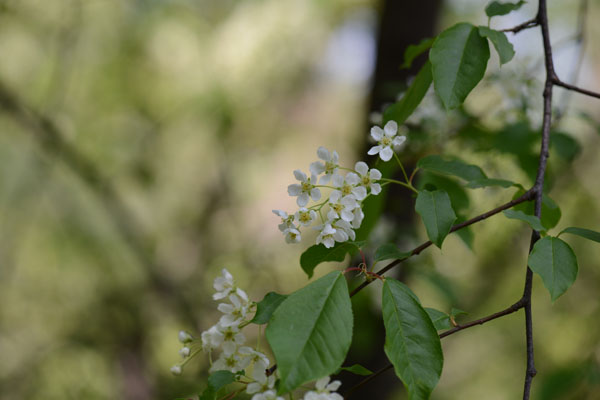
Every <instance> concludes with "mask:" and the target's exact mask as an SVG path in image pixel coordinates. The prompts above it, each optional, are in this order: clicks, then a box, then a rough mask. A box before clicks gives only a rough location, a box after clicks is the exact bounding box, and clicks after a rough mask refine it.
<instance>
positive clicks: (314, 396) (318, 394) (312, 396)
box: [303, 376, 343, 400]
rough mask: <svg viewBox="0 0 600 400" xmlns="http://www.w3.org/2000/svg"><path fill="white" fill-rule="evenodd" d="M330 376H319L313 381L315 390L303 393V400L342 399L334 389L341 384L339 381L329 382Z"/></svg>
mask: <svg viewBox="0 0 600 400" xmlns="http://www.w3.org/2000/svg"><path fill="white" fill-rule="evenodd" d="M329 380H330V378H329V377H328V376H326V377H324V378H321V379H319V380H318V381H317V383H315V388H316V389H317V390H316V391H312V390H311V391H309V392H307V393H306V394H305V395H304V399H303V400H343V397H342V396H340V395H339V394H338V393H335V391H336V390H338V389H339V387H340V386H341V385H342V382H340V381H333V382H331V383H329Z"/></svg>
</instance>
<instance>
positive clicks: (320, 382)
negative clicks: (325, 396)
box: [315, 376, 331, 390]
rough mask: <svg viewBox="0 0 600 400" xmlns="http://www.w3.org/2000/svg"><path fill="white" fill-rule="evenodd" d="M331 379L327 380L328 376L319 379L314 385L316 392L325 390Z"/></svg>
mask: <svg viewBox="0 0 600 400" xmlns="http://www.w3.org/2000/svg"><path fill="white" fill-rule="evenodd" d="M330 379H331V378H329V377H328V376H326V377H324V378H321V379H319V380H318V381H317V382H316V383H315V387H316V388H317V390H325V388H326V387H327V384H328V383H329V380H330Z"/></svg>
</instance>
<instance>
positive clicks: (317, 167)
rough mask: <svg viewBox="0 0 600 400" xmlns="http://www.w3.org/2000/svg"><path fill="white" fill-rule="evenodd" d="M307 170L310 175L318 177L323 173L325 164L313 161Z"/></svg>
mask: <svg viewBox="0 0 600 400" xmlns="http://www.w3.org/2000/svg"><path fill="white" fill-rule="evenodd" d="M308 169H309V170H310V172H311V174H314V175H319V174H322V173H323V172H324V171H325V164H323V163H322V162H319V161H315V162H313V163H311V164H310V167H309V168H308Z"/></svg>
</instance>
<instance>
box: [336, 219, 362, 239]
mask: <svg viewBox="0 0 600 400" xmlns="http://www.w3.org/2000/svg"><path fill="white" fill-rule="evenodd" d="M330 223H331V227H332V228H333V229H335V233H334V234H333V238H334V239H335V241H336V242H339V243H343V242H345V241H347V240H348V239H352V240H354V239H356V233H354V231H353V230H352V225H350V223H349V222H348V221H344V220H343V219H336V220H334V221H331V222H330Z"/></svg>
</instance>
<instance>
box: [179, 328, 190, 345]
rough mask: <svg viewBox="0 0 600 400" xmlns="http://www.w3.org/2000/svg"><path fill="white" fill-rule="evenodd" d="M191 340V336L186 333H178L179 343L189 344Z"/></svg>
mask: <svg viewBox="0 0 600 400" xmlns="http://www.w3.org/2000/svg"><path fill="white" fill-rule="evenodd" d="M192 339H193V338H192V335H190V334H189V333H187V332H186V331H179V341H180V342H181V343H189V342H191V341H192Z"/></svg>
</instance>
